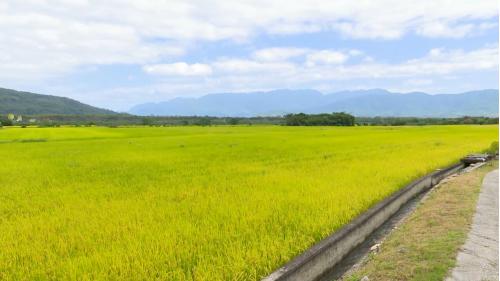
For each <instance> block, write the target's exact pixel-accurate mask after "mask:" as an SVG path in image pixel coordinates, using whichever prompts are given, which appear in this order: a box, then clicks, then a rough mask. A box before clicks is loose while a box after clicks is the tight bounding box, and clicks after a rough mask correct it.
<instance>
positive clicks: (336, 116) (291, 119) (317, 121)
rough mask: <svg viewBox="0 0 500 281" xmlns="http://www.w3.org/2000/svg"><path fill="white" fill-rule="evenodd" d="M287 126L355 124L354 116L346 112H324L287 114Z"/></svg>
mask: <svg viewBox="0 0 500 281" xmlns="http://www.w3.org/2000/svg"><path fill="white" fill-rule="evenodd" d="M285 124H286V125H287V126H354V116H352V115H350V114H347V113H344V112H335V113H331V114H328V113H323V114H304V113H299V114H287V115H285Z"/></svg>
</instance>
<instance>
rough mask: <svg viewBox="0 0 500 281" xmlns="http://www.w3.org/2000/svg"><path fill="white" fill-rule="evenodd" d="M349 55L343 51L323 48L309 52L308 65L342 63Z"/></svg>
mask: <svg viewBox="0 0 500 281" xmlns="http://www.w3.org/2000/svg"><path fill="white" fill-rule="evenodd" d="M348 58H349V56H348V55H347V54H344V53H342V52H338V51H330V50H322V51H317V52H313V53H311V54H309V55H308V56H307V61H306V65H307V66H309V67H311V66H315V65H317V64H342V63H344V62H345V61H347V59H348Z"/></svg>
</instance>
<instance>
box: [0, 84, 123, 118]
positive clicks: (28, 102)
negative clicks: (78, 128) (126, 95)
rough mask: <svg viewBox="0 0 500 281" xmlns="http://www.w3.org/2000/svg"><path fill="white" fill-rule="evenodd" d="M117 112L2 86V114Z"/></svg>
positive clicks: (0, 100) (0, 89) (0, 97)
mask: <svg viewBox="0 0 500 281" xmlns="http://www.w3.org/2000/svg"><path fill="white" fill-rule="evenodd" d="M8 113H14V114H115V112H113V111H111V110H108V109H102V108H97V107H94V106H90V105H87V104H84V103H81V102H79V101H76V100H73V99H70V98H65V97H57V96H50V95H40V94H35V93H30V92H20V91H16V90H11V89H4V88H0V114H8Z"/></svg>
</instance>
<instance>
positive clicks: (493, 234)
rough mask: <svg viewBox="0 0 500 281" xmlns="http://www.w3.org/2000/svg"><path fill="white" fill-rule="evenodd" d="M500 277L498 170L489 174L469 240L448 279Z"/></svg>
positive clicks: (480, 196) (458, 280)
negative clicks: (499, 254) (499, 270)
mask: <svg viewBox="0 0 500 281" xmlns="http://www.w3.org/2000/svg"><path fill="white" fill-rule="evenodd" d="M462 280H463V281H475V280H477V281H485V280H488V281H490V280H498V170H495V171H492V172H490V173H488V174H487V175H486V177H485V178H484V181H483V186H482V188H481V193H480V195H479V200H478V202H477V209H476V214H475V215H474V220H473V223H472V229H471V231H470V232H469V236H468V237H467V241H466V242H465V244H464V246H463V247H462V248H461V250H460V252H459V253H458V256H457V265H456V267H455V268H454V269H453V271H452V272H451V275H450V277H448V278H446V281H462Z"/></svg>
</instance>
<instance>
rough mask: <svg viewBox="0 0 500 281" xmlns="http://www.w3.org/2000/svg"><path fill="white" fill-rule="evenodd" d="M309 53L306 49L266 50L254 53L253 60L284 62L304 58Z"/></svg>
mask: <svg viewBox="0 0 500 281" xmlns="http://www.w3.org/2000/svg"><path fill="white" fill-rule="evenodd" d="M307 52H309V50H308V49H304V48H293V47H289V48H283V47H281V48H266V49H260V50H257V51H255V52H254V53H253V58H255V59H256V60H259V61H284V60H288V59H290V58H293V57H298V56H302V55H304V54H305V53H307Z"/></svg>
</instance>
